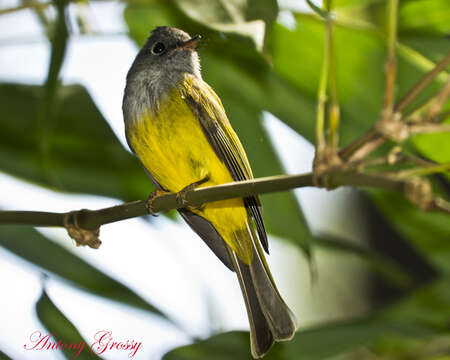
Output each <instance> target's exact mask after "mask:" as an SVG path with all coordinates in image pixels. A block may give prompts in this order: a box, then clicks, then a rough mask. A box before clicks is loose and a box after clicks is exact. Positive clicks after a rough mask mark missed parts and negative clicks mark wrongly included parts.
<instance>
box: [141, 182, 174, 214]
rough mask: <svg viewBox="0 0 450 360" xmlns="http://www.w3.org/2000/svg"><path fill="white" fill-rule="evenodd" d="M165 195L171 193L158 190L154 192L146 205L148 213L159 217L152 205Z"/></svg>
mask: <svg viewBox="0 0 450 360" xmlns="http://www.w3.org/2000/svg"><path fill="white" fill-rule="evenodd" d="M165 194H170V192H169V191H165V190H160V189H157V190H155V191H152V193H151V194H150V195H149V197H148V199H147V202H146V203H145V207H146V208H147V211H148V212H149V214H150V215H152V216H158V214H157V212H156V211H154V210H153V207H152V204H153V201H154V200H155V199H156V198H159V197H160V196H162V195H165Z"/></svg>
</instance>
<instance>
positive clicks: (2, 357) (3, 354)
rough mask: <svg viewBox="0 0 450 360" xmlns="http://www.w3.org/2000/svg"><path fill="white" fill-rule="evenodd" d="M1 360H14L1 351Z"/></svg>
mask: <svg viewBox="0 0 450 360" xmlns="http://www.w3.org/2000/svg"><path fill="white" fill-rule="evenodd" d="M0 360H12V359H11V358H10V357H9V356H8V355H6V354H5V353H4V352H3V351H1V350H0Z"/></svg>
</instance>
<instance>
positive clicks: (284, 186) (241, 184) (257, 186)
mask: <svg viewBox="0 0 450 360" xmlns="http://www.w3.org/2000/svg"><path fill="white" fill-rule="evenodd" d="M326 176H327V177H328V182H329V184H331V185H332V187H333V188H335V187H338V186H341V185H349V186H358V187H364V186H371V187H377V188H382V189H386V190H393V191H402V190H403V187H404V184H403V182H402V181H399V180H395V179H389V178H383V177H380V176H376V175H369V174H361V173H356V172H353V171H351V172H350V171H341V172H334V173H330V174H328V175H326ZM306 186H313V175H312V173H306V174H297V175H280V176H270V177H264V178H259V179H252V180H247V181H238V182H233V183H229V184H223V185H217V186H210V187H202V188H197V189H195V190H190V191H188V192H186V194H185V197H184V200H185V201H184V202H183V204H180V201H179V197H177V194H175V193H164V194H162V195H160V196H157V197H156V198H155V199H154V200H153V201H152V210H153V211H154V212H162V211H168V210H171V209H179V208H182V207H189V206H192V207H195V206H200V205H202V204H204V203H206V202H211V201H219V200H225V199H231V198H238V197H246V196H251V195H257V194H265V193H271V192H278V191H286V190H290V189H294V188H299V187H306ZM146 205H147V201H144V200H139V201H134V202H130V203H125V204H122V205H117V206H113V207H109V208H104V209H100V210H86V209H83V210H79V211H77V212H76V213H77V215H76V216H77V224H78V225H79V226H80V227H81V228H83V229H87V230H94V229H97V228H98V227H100V226H101V225H104V224H109V223H113V222H116V221H121V220H125V219H130V218H133V217H137V216H143V215H148V210H147V206H146ZM73 213H74V212H68V213H51V212H38V211H0V224H27V225H32V226H64V224H65V218H66V217H67V216H68V215H69V214H73Z"/></svg>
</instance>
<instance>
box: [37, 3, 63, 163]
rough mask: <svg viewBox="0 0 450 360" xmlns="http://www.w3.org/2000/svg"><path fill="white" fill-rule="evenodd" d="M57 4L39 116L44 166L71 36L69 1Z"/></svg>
mask: <svg viewBox="0 0 450 360" xmlns="http://www.w3.org/2000/svg"><path fill="white" fill-rule="evenodd" d="M55 5H56V6H55V7H56V11H57V18H56V23H55V24H54V29H53V31H52V33H51V45H52V51H51V55H50V64H49V67H48V74H47V80H46V81H45V85H44V91H43V94H42V98H41V103H40V106H39V109H38V116H37V123H38V124H37V136H38V138H39V140H38V141H39V149H40V152H41V155H42V159H41V160H42V161H43V163H44V164H43V166H46V165H47V164H46V161H47V157H48V155H49V154H48V152H49V143H48V135H49V132H50V129H51V125H52V123H53V122H54V121H53V120H52V116H53V108H54V102H55V96H56V93H57V90H58V80H59V79H58V78H59V73H60V71H61V67H62V65H63V62H64V57H65V54H66V48H67V40H68V37H69V30H68V28H67V23H66V5H67V2H66V1H65V0H56V1H55Z"/></svg>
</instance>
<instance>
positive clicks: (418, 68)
mask: <svg viewBox="0 0 450 360" xmlns="http://www.w3.org/2000/svg"><path fill="white" fill-rule="evenodd" d="M296 21H297V23H296V27H295V29H293V30H290V29H287V28H285V27H284V26H282V25H280V24H275V26H274V29H273V33H272V35H271V38H270V39H271V41H270V44H269V47H270V49H271V53H272V61H273V65H274V70H275V72H276V73H278V74H280V75H281V76H282V77H283V78H284V79H285V80H286V81H288V82H289V83H290V84H291V85H292V86H293V87H294V88H296V89H297V90H298V91H299V92H300V93H302V94H303V96H308V97H310V98H312V99H315V98H316V94H317V88H318V83H319V75H320V69H321V65H322V56H323V39H324V24H323V22H322V21H320V20H319V19H317V18H316V17H313V16H310V15H302V14H297V15H296ZM293 44H301V46H293ZM335 48H336V50H335V52H336V61H337V84H338V97H339V104H340V107H341V126H340V138H341V139H342V143H343V144H347V143H348V142H350V141H351V140H353V139H354V138H356V137H357V136H358V135H360V134H361V133H362V131H363V130H366V129H368V128H369V127H370V126H371V125H372V124H373V123H374V122H375V121H376V120H377V119H378V118H379V117H380V114H381V108H382V99H383V94H384V70H383V69H384V63H385V40H384V39H383V37H382V36H381V34H380V33H379V32H377V31H374V30H368V29H362V28H351V27H346V26H343V25H337V26H336V27H335ZM300 59H301V61H299V60H300ZM427 70H428V69H425V68H424V67H423V66H422V62H421V61H420V59H416V58H415V57H414V55H413V54H411V53H407V54H406V52H401V53H400V54H399V58H398V78H397V80H398V85H397V87H398V91H397V98H399V97H400V96H402V95H404V94H405V93H406V92H407V91H408V90H409V89H410V87H411V86H412V85H413V84H415V82H416V81H418V80H419V79H420V78H421V77H422V76H423V75H424V74H425V72H426V71H427ZM439 87H440V83H439V82H438V81H435V82H434V83H433V84H432V85H431V86H429V87H428V88H427V89H426V91H425V92H424V93H423V94H422V95H421V97H420V100H423V99H424V98H426V97H428V96H430V95H431V94H434V93H436V92H437V91H438V89H439ZM420 100H418V101H420ZM280 119H281V120H283V121H284V118H283V117H280ZM304 125H305V126H306V125H308V126H309V130H308V131H307V132H302V133H301V134H302V135H303V136H306V137H307V138H308V140H310V141H311V142H313V141H314V137H313V135H314V128H315V123H314V121H313V120H312V119H310V120H309V121H308V122H307V123H306V122H305V123H304ZM291 126H292V125H291ZM294 129H295V127H294Z"/></svg>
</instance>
